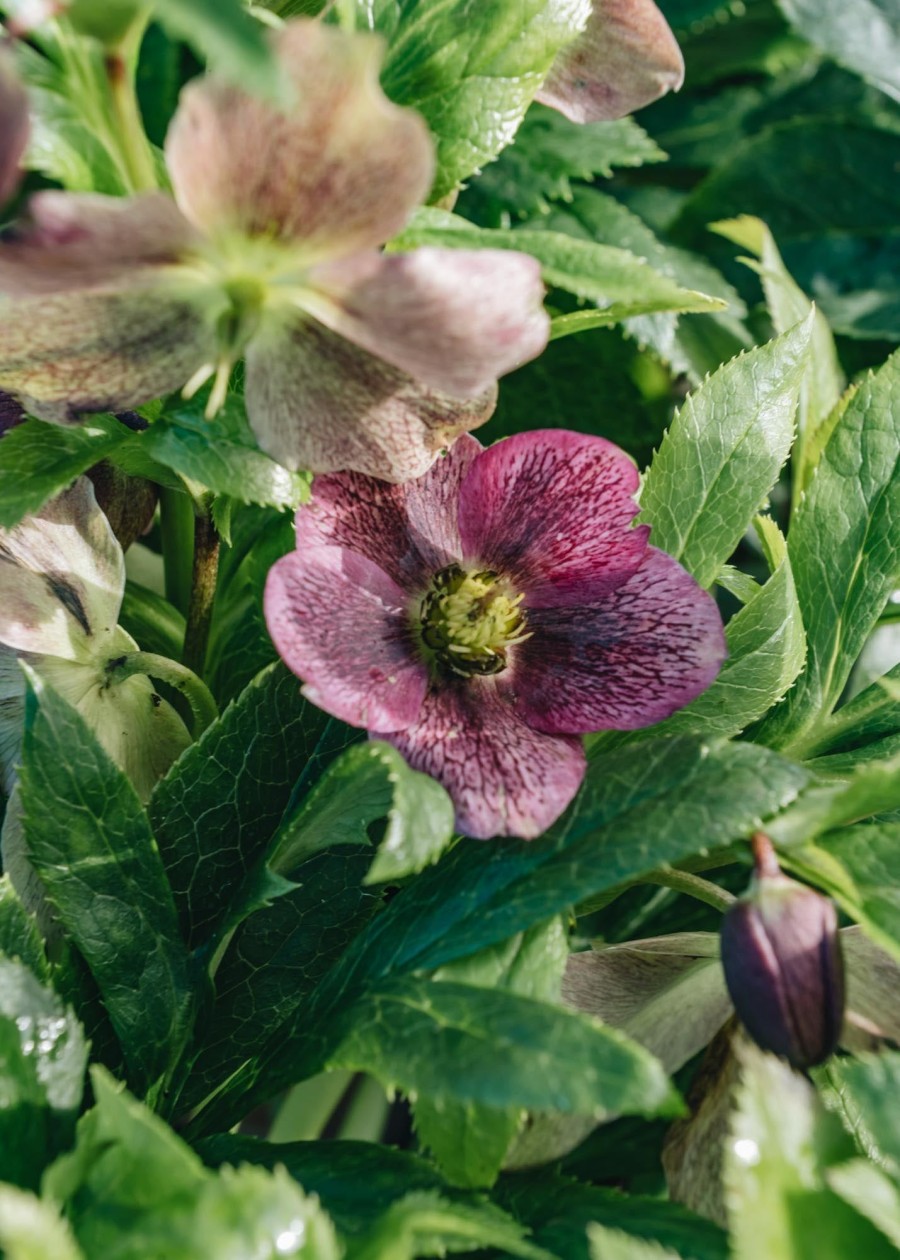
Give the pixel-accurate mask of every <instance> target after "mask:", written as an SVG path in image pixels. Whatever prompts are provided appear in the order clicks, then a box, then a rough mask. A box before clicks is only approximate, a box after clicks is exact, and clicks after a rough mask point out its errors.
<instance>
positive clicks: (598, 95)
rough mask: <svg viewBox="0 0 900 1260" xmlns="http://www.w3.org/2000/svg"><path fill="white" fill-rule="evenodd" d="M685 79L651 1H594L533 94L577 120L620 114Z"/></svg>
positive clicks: (672, 41)
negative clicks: (581, 25) (577, 33)
mask: <svg viewBox="0 0 900 1260" xmlns="http://www.w3.org/2000/svg"><path fill="white" fill-rule="evenodd" d="M683 82H684V58H683V57H682V55H681V49H680V48H679V47H678V44H677V42H676V40H675V36H674V35H673V34H672V31H671V29H670V28H669V24H668V22H667V21H666V19H665V18H664V17H663V15H662V13H661V12H660V11H659V9H658V8H657V7H656V5H655V4H654V3H653V0H593V5H592V11H591V15H590V17H589V18H588V22H587V26H586V27H585V29H584V31H583V32H582V33H581V35H580V36H579V38H578V39H576V40H575V41H574V42H573V43H572V44H570V45H569V46H568V48H565V49H563V51H562V52H561V53H560V54H559V56H558V57H557V58H556V60H555V61H554V63H553V65H552V67H551V69H550V73H549V75H548V76H547V78H546V80H545V82H544V85H543V87H542V88H541V90H540V92H538V95H537V99H538V100H539V101H541V102H542V103H543V104H544V105H549V106H550V107H551V108H553V109H557V110H559V112H560V113H561V114H565V116H566V117H567V118H569V119H571V121H572V122H576V123H588V122H605V121H609V120H610V119H613V118H623V117H624V116H625V115H626V114H631V113H633V112H634V110H636V109H641V108H642V107H643V106H644V105H649V104H650V103H651V102H652V101H655V100H658V98H659V97H660V96H664V95H665V94H666V92H677V91H678V89H679V88H680V87H681V85H682V83H683Z"/></svg>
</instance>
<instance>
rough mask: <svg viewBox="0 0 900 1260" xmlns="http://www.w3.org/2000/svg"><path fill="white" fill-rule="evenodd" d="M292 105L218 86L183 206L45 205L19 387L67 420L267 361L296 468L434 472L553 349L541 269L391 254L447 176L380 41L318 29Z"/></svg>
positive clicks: (502, 255)
mask: <svg viewBox="0 0 900 1260" xmlns="http://www.w3.org/2000/svg"><path fill="white" fill-rule="evenodd" d="M277 38H278V43H277V50H278V55H279V58H280V60H281V62H282V63H283V65H284V68H285V71H286V73H287V75H288V77H289V79H290V83H291V85H292V88H293V91H294V101H293V103H292V105H291V106H290V107H288V108H286V109H285V110H279V109H278V108H277V107H276V106H274V105H272V104H270V103H268V102H265V101H261V100H257V99H254V98H252V97H249V96H247V95H245V94H244V93H243V92H241V91H239V90H238V89H236V88H233V87H230V86H227V85H224V84H222V83H219V82H217V81H216V80H215V79H205V80H202V81H199V82H195V83H192V84H190V85H188V87H187V88H186V89H185V90H184V92H183V94H182V99H181V103H180V105H179V108H178V111H177V113H176V115H175V118H174V120H173V122H172V126H171V128H170V130H169V134H168V137H167V140H166V156H167V160H168V166H169V172H170V175H171V179H172V185H173V188H174V194H175V200H174V201H173V200H172V199H170V198H169V197H168V196H166V195H164V194H162V193H148V194H144V195H140V196H136V197H131V198H126V199H116V198H108V197H101V196H97V195H91V194H81V195H78V194H73V193H58V192H45V193H39V194H37V195H36V196H35V197H33V198H32V199H31V202H30V216H31V223H30V224H29V225H25V226H23V227H22V228H21V229H20V230H19V232H18V234H17V236H15V237H14V238H13V239H11V240H9V241H7V242H5V243H4V244H3V245H2V246H0V388H3V389H5V390H7V391H8V392H10V393H13V394H16V395H18V396H19V397H20V398H21V399H22V401H23V402H24V403H25V405H26V407H27V409H28V410H29V411H30V412H32V413H33V414H34V415H37V416H39V417H41V418H43V419H46V420H52V421H58V422H68V421H70V420H72V419H75V418H77V415H78V413H79V412H83V411H98V410H113V411H121V410H124V409H127V408H130V407H134V406H137V405H139V404H140V403H143V402H146V401H148V400H149V399H151V398H155V397H157V396H159V395H161V394H164V393H167V392H169V391H171V390H174V389H178V388H181V387H182V386H185V384H186V383H187V387H188V389H189V390H195V389H197V388H199V387H200V385H201V384H202V383H203V382H204V381H206V380H209V379H210V378H212V379H214V387H213V392H212V395H211V399H210V404H211V406H210V411H211V413H212V412H214V411H215V409H216V407H217V406H218V405H219V403H220V402H221V400H222V398H223V397H224V392H225V389H226V386H227V381H228V376H229V372H230V369H231V367H232V366H233V364H234V363H235V362H236V361H237V360H238V359H239V358H240V357H241V356H242V355H243V356H244V357H245V359H246V380H245V396H246V404H247V413H248V416H249V419H250V423H251V425H252V427H253V429H254V432H255V434H256V436H257V439H258V441H259V443H260V446H261V447H262V448H263V449H264V450H265V451H267V452H268V453H269V454H270V455H272V456H273V457H274V458H275V459H277V460H279V461H280V462H281V463H283V464H285V465H287V466H288V467H290V468H299V467H304V468H308V469H311V470H313V471H319V472H327V471H332V470H336V469H356V470H359V471H363V472H367V473H370V474H373V475H378V476H380V477H384V478H387V479H389V480H396V481H401V480H405V479H407V478H409V477H414V476H418V475H420V474H421V473H423V472H424V471H425V470H426V469H427V468H428V467H429V466H430V465H431V464H432V463H433V462H434V460H435V458H436V457H437V454H438V452H439V451H440V450H441V449H443V448H444V447H446V446H447V445H448V444H449V443H450V442H451V441H452V440H453V438H454V437H455V436H456V435H457V434H458V433H460V432H462V431H464V430H467V429H471V428H473V427H475V426H476V425H478V424H480V423H482V422H483V421H484V420H486V419H487V417H488V416H489V415H490V412H491V410H492V409H493V405H494V396H495V388H496V385H495V383H496V378H497V377H498V376H499V375H501V374H502V373H504V372H507V371H509V370H510V369H511V368H513V367H516V366H517V365H518V364H520V363H522V362H524V361H525V360H527V359H530V358H532V357H534V355H536V354H538V353H540V351H541V350H542V349H543V346H544V344H545V343H546V340H547V332H548V320H547V316H546V314H545V312H544V311H543V308H542V306H541V297H542V294H543V289H542V285H541V280H540V271H539V266H538V264H537V262H536V261H535V260H534V259H532V258H529V257H527V256H525V255H523V254H517V253H512V252H509V251H500V250H479V251H466V250H442V249H431V248H425V249H419V250H416V251H415V252H413V253H409V254H393V255H391V254H384V253H382V252H380V251H379V248H378V247H379V246H380V245H381V244H383V243H384V242H385V241H386V240H388V238H389V237H391V236H392V235H394V234H395V233H396V232H397V231H398V230H399V229H400V228H401V227H402V226H403V224H404V223H405V222H406V220H407V218H408V217H409V215H410V213H411V212H412V210H413V209H414V208H415V206H416V205H417V204H418V203H419V202H420V201H421V200H422V199H423V198H424V197H425V195H426V194H427V192H428V190H429V188H430V186H431V183H432V179H433V173H434V155H433V146H432V142H431V139H430V137H429V134H428V131H427V129H426V127H425V124H424V122H423V121H422V119H421V118H420V117H419V115H418V114H416V113H414V112H413V111H411V110H408V109H401V108H399V107H398V106H396V105H393V104H391V103H390V102H389V101H388V100H387V98H386V97H385V96H384V94H383V93H382V91H381V88H380V87H379V84H378V65H379V59H380V51H379V50H380V44H379V41H378V40H377V39H375V38H374V37H371V36H367V35H357V36H349V35H347V34H345V33H343V32H341V31H339V30H337V29H335V28H332V27H326V26H323V25H321V24H320V23H317V22H312V21H308V20H302V19H298V20H297V21H294V22H291V23H289V24H288V25H287V27H286V28H285V29H284V30H283V31H282V32H280V33H279V35H278V37H277Z"/></svg>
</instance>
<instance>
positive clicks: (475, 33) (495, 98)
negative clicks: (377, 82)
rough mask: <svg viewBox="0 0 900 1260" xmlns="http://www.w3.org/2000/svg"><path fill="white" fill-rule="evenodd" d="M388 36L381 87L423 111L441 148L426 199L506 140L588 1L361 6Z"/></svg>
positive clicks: (579, 24) (447, 188)
mask: <svg viewBox="0 0 900 1260" xmlns="http://www.w3.org/2000/svg"><path fill="white" fill-rule="evenodd" d="M359 8H360V9H361V10H362V13H363V14H364V15H365V16H364V21H365V19H366V18H368V19H369V21H371V20H372V17H373V16H374V18H375V22H374V24H375V28H376V29H377V30H380V31H381V32H382V33H383V34H385V35H386V36H387V38H388V52H387V57H386V59H385V63H384V66H383V69H382V73H381V82H382V86H383V88H384V90H385V92H386V93H387V95H388V96H389V97H391V99H392V100H394V101H396V102H397V103H398V104H400V105H411V106H412V107H413V108H414V109H417V110H418V111H419V113H421V114H422V115H423V116H424V118H425V121H426V122H427V123H428V126H429V127H430V128H431V131H432V133H433V135H434V137H435V141H436V144H437V174H436V177H435V182H434V187H433V188H432V193H431V195H432V199H433V200H437V199H438V198H440V197H443V196H445V195H446V194H447V193H449V192H452V191H453V190H454V189H455V188H456V187H457V185H458V184H460V183H461V182H462V180H464V179H465V178H466V176H467V175H471V174H472V173H473V171H476V170H477V169H478V168H479V167H480V166H482V165H484V163H485V162H489V161H490V160H491V159H492V158H494V157H496V156H497V154H498V153H499V152H500V150H501V149H502V148H503V147H504V145H507V144H509V142H510V140H511V139H512V138H513V136H514V135H515V132H516V129H517V127H518V126H519V123H520V122H521V121H522V118H523V117H524V115H525V111H526V110H527V108H528V106H529V105H530V104H531V102H532V99H533V98H534V95H535V93H536V92H537V90H538V88H539V87H540V86H541V84H542V83H543V81H544V78H545V77H546V74H547V71H548V70H549V69H550V66H551V65H552V63H553V60H554V58H555V57H556V55H557V53H558V52H559V51H560V50H561V49H562V48H563V47H564V46H565V45H566V44H569V43H571V41H572V40H573V39H574V38H575V37H576V36H577V35H578V33H579V32H580V31H581V30H582V29H583V27H584V25H585V22H586V21H587V19H588V15H589V13H590V3H589V2H588V0H516V2H515V3H513V2H511V0H481V3H479V4H478V5H477V6H475V7H473V6H472V5H471V4H469V3H468V2H467V0H436V2H435V0H430V2H429V3H423V0H412V2H409V0H406V2H404V3H398V2H397V0H382V2H381V3H380V4H378V5H376V6H374V13H373V6H372V5H370V4H366V5H359Z"/></svg>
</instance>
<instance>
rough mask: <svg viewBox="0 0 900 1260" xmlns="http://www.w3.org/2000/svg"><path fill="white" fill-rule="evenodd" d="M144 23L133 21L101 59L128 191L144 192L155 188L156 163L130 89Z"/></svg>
mask: <svg viewBox="0 0 900 1260" xmlns="http://www.w3.org/2000/svg"><path fill="white" fill-rule="evenodd" d="M146 22H147V19H146V17H145V16H141V17H140V18H139V19H138V20H136V21H135V22H134V23H133V24H132V26H131V27H130V29H129V31H128V33H127V35H126V36H125V38H124V39H123V40H122V42H121V43H120V44H119V46H118V47H117V48H114V49H110V50H109V51H108V52H107V53H106V56H105V58H104V66H105V69H106V81H107V84H108V85H109V98H110V103H111V105H112V113H113V121H114V124H115V132H116V140H117V142H118V149H119V153H120V155H121V158H122V165H123V167H124V169H125V172H126V175H127V177H128V184H129V191H130V192H148V191H151V190H152V189H155V188H158V187H159V180H158V178H157V175H156V163H155V162H154V160H153V153H152V150H151V148H150V142H149V141H148V139H147V133H146V131H145V130H144V122H143V119H142V118H141V111H140V106H139V105H138V99H137V93H136V92H135V88H134V71H135V65H136V63H137V56H138V51H139V49H140V44H141V39H142V38H143V35H144V28H145V26H146Z"/></svg>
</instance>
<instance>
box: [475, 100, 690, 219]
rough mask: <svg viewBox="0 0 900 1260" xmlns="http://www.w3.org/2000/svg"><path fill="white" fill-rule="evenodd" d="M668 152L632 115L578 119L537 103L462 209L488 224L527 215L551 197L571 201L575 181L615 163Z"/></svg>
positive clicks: (654, 158)
mask: <svg viewBox="0 0 900 1260" xmlns="http://www.w3.org/2000/svg"><path fill="white" fill-rule="evenodd" d="M665 157H666V155H665V153H663V151H662V149H660V147H659V146H658V145H657V144H656V142H655V141H654V140H651V138H650V137H649V136H648V135H647V133H646V131H644V130H643V128H642V127H640V126H638V124H637V123H636V122H635V120H634V119H633V118H619V119H616V120H615V121H613V122H595V123H586V124H579V123H573V122H570V121H569V120H568V119H567V118H564V117H563V115H562V114H560V113H557V111H556V110H552V109H548V108H547V107H546V106H544V105H534V106H532V108H531V109H530V110H529V111H528V113H527V114H526V116H525V119H524V121H523V123H522V125H521V127H520V128H519V130H518V131H517V132H516V137H515V140H514V141H513V142H512V144H510V145H508V146H507V147H506V148H505V149H504V150H503V152H502V153H501V155H500V157H499V158H498V159H497V161H496V162H492V163H491V164H490V166H488V167H487V169H486V170H485V171H484V172H482V174H481V175H479V176H478V178H477V179H475V180H473V181H472V182H471V183H470V184H469V186H468V188H467V189H466V190H465V191H464V192H463V194H462V196H461V198H460V201H459V206H460V212H461V213H462V215H463V216H464V217H466V218H473V219H475V220H477V221H478V222H479V223H482V224H484V226H485V227H499V226H501V224H502V222H503V216H504V215H505V214H508V215H511V216H512V217H513V218H528V217H530V216H532V215H534V214H536V213H541V212H543V211H545V210H547V208H548V203H549V202H551V201H558V200H562V201H569V200H571V197H572V180H589V181H590V180H591V179H592V178H593V177H594V176H595V175H605V176H609V175H612V173H613V168H614V167H630V166H642V165H644V163H647V162H662V161H665Z"/></svg>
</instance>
